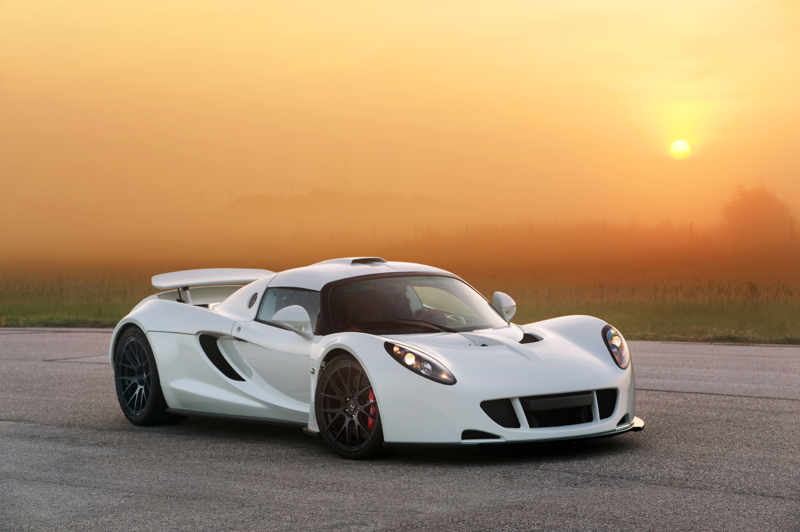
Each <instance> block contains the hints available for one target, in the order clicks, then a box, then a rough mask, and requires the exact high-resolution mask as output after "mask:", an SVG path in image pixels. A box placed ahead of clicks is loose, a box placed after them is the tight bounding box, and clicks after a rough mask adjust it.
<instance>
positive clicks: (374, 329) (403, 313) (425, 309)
mask: <svg viewBox="0 0 800 532" xmlns="http://www.w3.org/2000/svg"><path fill="white" fill-rule="evenodd" d="M329 309H330V317H331V324H332V325H333V330H334V332H344V331H354V332H355V331H360V332H368V333H373V334H402V333H420V332H435V331H437V330H439V331H447V332H455V331H474V330H477V329H491V328H494V327H505V326H506V325H507V323H506V321H505V320H504V319H503V318H502V317H500V315H499V314H498V313H497V311H496V310H494V308H493V307H492V306H491V305H490V304H489V303H488V302H487V301H486V300H485V299H484V298H483V297H481V295H480V294H478V293H477V292H476V291H475V290H473V289H472V288H470V286H469V285H467V284H466V283H464V282H463V281H460V280H458V279H453V278H450V277H433V276H431V277H427V276H413V277H388V278H377V279H367V280H358V281H352V282H347V283H344V284H341V285H339V286H336V287H335V288H333V289H332V290H331V293H330V296H329Z"/></svg>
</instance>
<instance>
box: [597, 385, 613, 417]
mask: <svg viewBox="0 0 800 532" xmlns="http://www.w3.org/2000/svg"><path fill="white" fill-rule="evenodd" d="M595 393H596V394H597V409H598V410H599V411H600V419H608V418H610V417H611V416H613V415H614V410H616V409H617V390H614V389H611V390H597V391H596V392H595Z"/></svg>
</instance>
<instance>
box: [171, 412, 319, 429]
mask: <svg viewBox="0 0 800 532" xmlns="http://www.w3.org/2000/svg"><path fill="white" fill-rule="evenodd" d="M167 412H169V413H170V414H179V415H181V416H189V417H200V418H204V419H222V420H227V421H241V422H243V423H256V424H259V425H274V426H279V427H296V428H303V427H307V426H308V424H307V423H301V422H299V421H284V420H282V419H269V418H263V417H250V416H232V415H228V414H210V413H208V412H196V411H194V410H178V409H175V408H168V409H167Z"/></svg>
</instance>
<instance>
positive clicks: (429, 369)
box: [383, 342, 456, 384]
mask: <svg viewBox="0 0 800 532" xmlns="http://www.w3.org/2000/svg"><path fill="white" fill-rule="evenodd" d="M383 347H385V348H386V352H387V353H389V354H390V355H392V358H394V359H395V360H397V361H398V362H399V363H400V365H401V366H403V367H405V368H407V369H410V370H411V371H413V372H414V373H416V374H417V375H421V376H423V377H425V378H426V379H430V380H432V381H436V382H440V383H442V384H455V383H456V378H455V377H454V376H453V374H452V373H450V370H448V369H447V368H446V367H444V366H442V365H441V364H439V363H438V362H436V361H435V360H434V359H432V358H431V357H429V356H427V355H423V354H422V353H420V352H419V351H412V350H411V349H407V348H405V347H401V346H399V345H397V344H393V343H390V342H386V343H384V344H383Z"/></svg>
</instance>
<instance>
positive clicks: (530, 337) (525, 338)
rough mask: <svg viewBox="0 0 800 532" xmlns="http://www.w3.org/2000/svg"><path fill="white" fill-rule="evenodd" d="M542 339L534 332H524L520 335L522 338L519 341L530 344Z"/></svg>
mask: <svg viewBox="0 0 800 532" xmlns="http://www.w3.org/2000/svg"><path fill="white" fill-rule="evenodd" d="M541 341H542V339H541V338H539V337H538V336H536V335H535V334H531V333H525V334H523V335H522V340H520V341H519V343H521V344H532V343H534V342H541Z"/></svg>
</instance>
